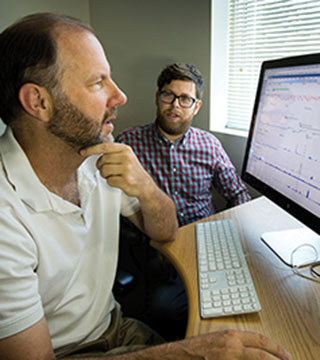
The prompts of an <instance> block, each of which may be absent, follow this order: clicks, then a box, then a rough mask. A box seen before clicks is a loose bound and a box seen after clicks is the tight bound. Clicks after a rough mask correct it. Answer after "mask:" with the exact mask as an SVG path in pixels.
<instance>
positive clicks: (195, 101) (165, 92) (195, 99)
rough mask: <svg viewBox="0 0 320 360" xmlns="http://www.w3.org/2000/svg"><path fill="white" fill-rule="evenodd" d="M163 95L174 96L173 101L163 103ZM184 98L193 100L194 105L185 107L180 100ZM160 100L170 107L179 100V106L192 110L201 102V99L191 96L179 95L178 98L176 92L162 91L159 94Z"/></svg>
mask: <svg viewBox="0 0 320 360" xmlns="http://www.w3.org/2000/svg"><path fill="white" fill-rule="evenodd" d="M163 94H167V95H168V96H173V99H172V100H171V101H163V99H162V98H161V95H163ZM183 97H185V98H190V99H191V100H192V103H191V105H190V106H185V105H183V104H181V101H180V98H183ZM159 99H160V101H161V102H163V103H164V104H170V105H171V104H173V103H174V102H175V101H176V99H178V102H179V105H180V106H181V107H183V108H185V109H190V108H191V107H192V106H193V105H194V104H195V103H197V102H198V101H199V99H197V98H193V97H192V96H189V95H179V96H178V95H176V94H175V93H174V92H172V91H167V90H162V91H160V92H159Z"/></svg>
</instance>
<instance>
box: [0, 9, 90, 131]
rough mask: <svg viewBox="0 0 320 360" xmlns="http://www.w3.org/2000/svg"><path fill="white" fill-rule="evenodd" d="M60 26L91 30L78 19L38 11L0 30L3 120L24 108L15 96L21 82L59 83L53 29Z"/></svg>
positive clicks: (49, 85) (50, 85) (50, 87)
mask: <svg viewBox="0 0 320 360" xmlns="http://www.w3.org/2000/svg"><path fill="white" fill-rule="evenodd" d="M62 27H65V28H66V29H70V30H73V31H89V32H91V33H93V30H92V29H91V27H90V26H89V25H88V24H85V23H83V22H82V21H81V20H79V19H75V18H72V17H69V16H64V15H57V14H51V13H38V14H33V15H28V16H26V17H24V18H22V19H21V20H19V21H17V22H16V23H14V24H13V25H11V26H10V27H8V28H7V29H5V30H4V31H3V32H2V33H1V34H0V117H1V118H2V120H3V121H4V122H5V123H6V124H9V123H11V122H12V121H14V120H15V119H17V118H18V117H19V115H20V114H21V111H22V110H23V108H22V106H21V104H20V102H19V98H18V94H19V90H20V88H21V86H22V85H23V84H26V83H28V82H31V83H35V84H37V85H40V86H43V87H46V88H47V90H48V91H53V90H54V88H55V87H56V86H58V84H59V79H60V76H61V69H60V67H59V64H58V62H57V59H58V48H57V44H56V36H57V33H56V32H55V30H57V29H58V28H62Z"/></svg>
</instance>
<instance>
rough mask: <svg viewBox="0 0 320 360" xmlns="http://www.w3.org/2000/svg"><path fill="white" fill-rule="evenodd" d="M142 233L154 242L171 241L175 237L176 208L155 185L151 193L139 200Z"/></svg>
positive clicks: (176, 224) (176, 229) (176, 227)
mask: <svg viewBox="0 0 320 360" xmlns="http://www.w3.org/2000/svg"><path fill="white" fill-rule="evenodd" d="M139 200H140V204H141V212H142V217H143V227H144V231H145V232H146V234H148V236H149V237H150V238H152V239H153V240H156V241H172V240H174V239H175V238H176V236H177V231H178V220H177V212H176V206H175V204H174V202H173V200H172V199H171V198H169V196H167V195H166V194H165V193H164V192H163V191H162V190H161V189H160V188H158V187H157V186H156V185H155V187H154V189H153V190H152V192H151V193H149V194H148V195H147V196H145V197H143V198H141V199H139Z"/></svg>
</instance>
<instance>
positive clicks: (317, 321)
mask: <svg viewBox="0 0 320 360" xmlns="http://www.w3.org/2000/svg"><path fill="white" fill-rule="evenodd" d="M227 218H232V219H233V220H234V222H235V225H236V227H237V229H238V232H239V235H240V238H241V241H242V246H243V250H244V252H245V254H248V253H249V254H250V255H249V256H247V262H248V265H249V268H250V271H251V274H252V277H253V281H254V283H255V287H256V289H257V294H258V297H259V300H260V303H261V307H262V310H261V311H260V312H259V313H255V314H248V315H240V316H239V315H238V316H230V317H222V318H215V319H206V320H203V319H201V318H200V311H199V295H198V277H197V276H198V275H197V264H196V244H195V226H194V224H189V225H187V226H184V227H182V228H181V229H180V230H179V234H178V237H177V239H176V241H174V242H172V243H166V244H163V245H161V244H159V243H156V242H152V245H153V246H154V247H155V248H157V249H158V250H159V251H161V252H162V253H163V254H164V255H165V256H167V257H168V258H169V259H170V260H171V261H172V263H173V264H174V265H175V266H176V268H177V270H178V272H179V273H180V275H181V277H182V279H183V281H184V285H185V288H186V292H187V295H188V302H189V314H188V327H187V332H186V337H190V336H193V335H198V334H204V333H208V332H211V331H215V330H221V329H226V328H229V329H231V328H232V329H241V330H249V331H255V332H259V333H262V334H264V335H266V336H268V337H270V338H271V339H273V340H274V341H276V342H277V343H279V344H281V345H283V346H284V347H285V348H286V349H287V350H288V351H289V352H290V353H291V354H292V356H293V359H295V360H319V359H320V283H317V282H314V281H311V280H306V279H303V278H301V277H299V276H297V275H294V274H293V273H292V271H291V269H290V268H289V267H287V266H285V265H284V264H283V263H282V262H281V261H280V260H279V259H278V258H277V256H275V255H274V253H273V252H271V250H270V249H269V248H268V247H267V246H266V245H264V244H263V243H262V242H261V240H260V235H261V234H262V233H263V232H265V231H270V230H281V229H289V228H296V227H301V224H299V223H298V222H297V221H296V220H295V219H294V218H293V217H291V216H290V215H288V214H287V213H286V212H285V211H283V210H282V209H280V208H279V207H278V206H276V205H275V204H274V203H272V202H271V201H270V200H268V199H267V198H265V197H261V198H258V199H255V200H252V201H250V202H249V203H246V204H244V205H240V206H237V207H235V208H232V209H229V210H226V211H223V212H221V213H218V214H216V215H214V216H211V217H209V218H207V219H205V220H203V221H208V220H216V219H227ZM255 252H260V253H261V254H263V255H264V256H265V257H267V258H268V259H269V260H270V261H271V262H272V264H274V265H272V264H270V263H269V262H268V261H266V260H265V259H264V258H263V257H262V256H260V255H258V254H257V253H255ZM279 267H280V268H279Z"/></svg>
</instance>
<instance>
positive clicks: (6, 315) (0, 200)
mask: <svg viewBox="0 0 320 360" xmlns="http://www.w3.org/2000/svg"><path fill="white" fill-rule="evenodd" d="M96 159H97V158H96V157H91V158H89V159H87V160H86V161H85V162H84V163H83V164H82V165H81V167H80V168H79V170H78V184H79V191H80V199H81V208H80V207H78V206H76V205H74V204H72V203H70V202H68V201H65V200H63V199H62V198H60V197H58V196H57V195H55V194H53V193H51V192H50V191H48V190H47V188H46V187H45V186H44V185H43V184H42V183H41V182H40V180H39V179H38V177H37V176H36V174H35V173H34V171H33V169H32V167H31V165H30V163H29V161H28V159H27V157H26V155H25V154H24V152H23V150H22V149H21V148H20V146H19V144H18V143H17V141H16V140H15V138H14V136H13V134H12V131H11V129H10V128H9V127H7V130H6V132H5V134H4V135H3V136H2V137H1V138H0V166H1V168H0V339H1V338H5V337H8V336H10V335H13V334H16V333H18V332H20V331H22V330H24V329H26V328H28V327H30V326H31V325H33V324H35V323H36V322H37V321H39V320H40V319H41V318H42V317H43V316H45V317H46V320H47V322H48V326H49V331H50V335H51V338H52V343H53V347H54V349H55V351H56V352H58V353H59V352H60V351H59V350H61V351H62V350H65V349H66V347H67V348H68V347H69V346H70V345H71V346H74V345H79V344H82V343H86V342H88V341H91V340H93V339H95V338H97V337H98V336H100V335H101V334H102V333H103V332H104V331H105V330H106V329H107V328H108V326H109V324H110V311H111V310H112V309H113V307H114V299H113V295H112V286H113V282H114V277H115V272H116V266H117V259H118V237H119V215H120V214H122V215H124V216H129V215H132V214H134V213H135V212H137V211H138V210H139V202H138V201H137V199H135V198H130V197H128V196H126V195H125V194H124V193H123V192H122V191H121V190H119V189H116V188H112V187H110V186H108V185H107V183H106V181H105V180H104V179H103V178H101V176H100V175H99V173H98V171H97V169H96V167H95V162H96ZM57 350H58V351H57Z"/></svg>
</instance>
